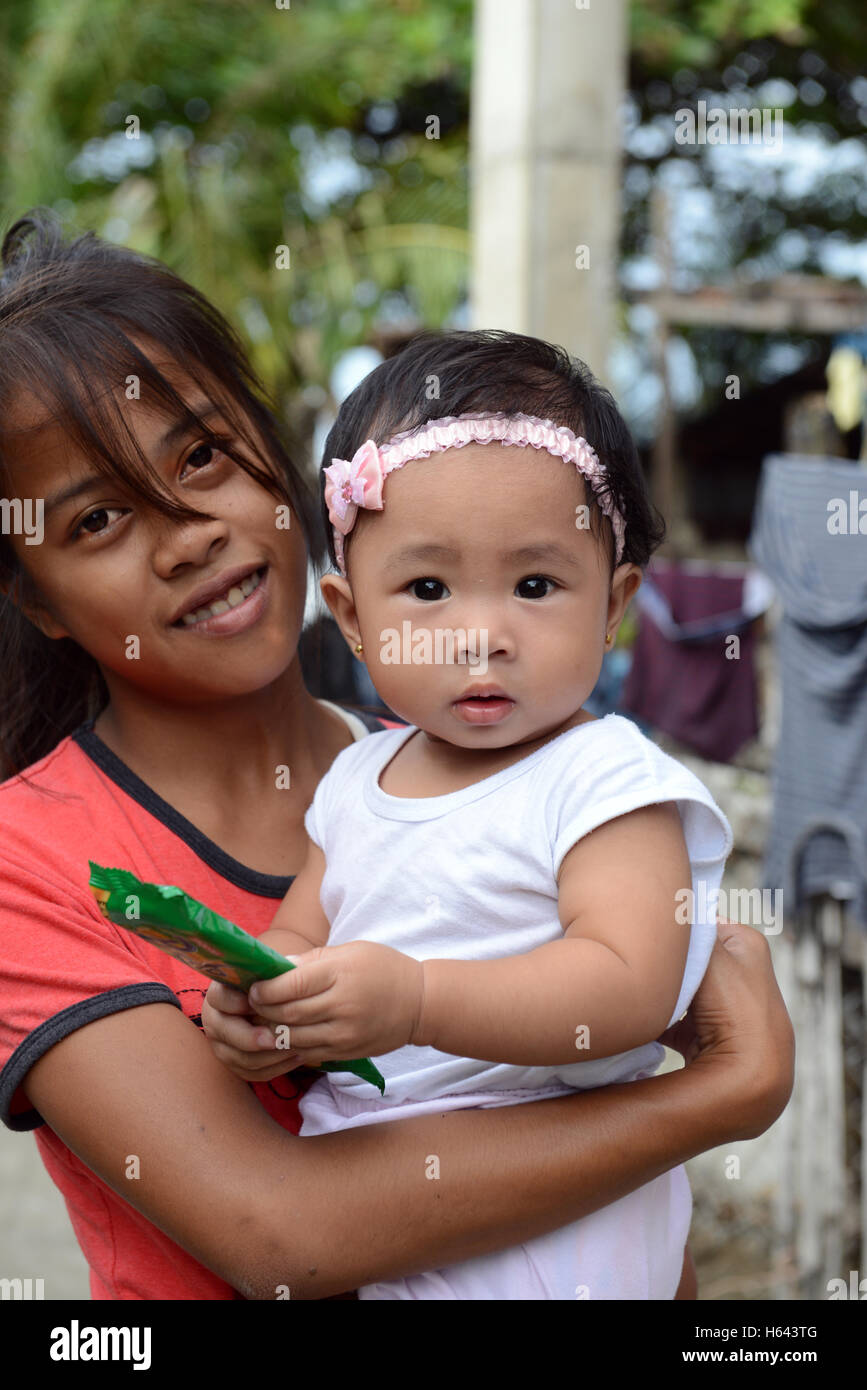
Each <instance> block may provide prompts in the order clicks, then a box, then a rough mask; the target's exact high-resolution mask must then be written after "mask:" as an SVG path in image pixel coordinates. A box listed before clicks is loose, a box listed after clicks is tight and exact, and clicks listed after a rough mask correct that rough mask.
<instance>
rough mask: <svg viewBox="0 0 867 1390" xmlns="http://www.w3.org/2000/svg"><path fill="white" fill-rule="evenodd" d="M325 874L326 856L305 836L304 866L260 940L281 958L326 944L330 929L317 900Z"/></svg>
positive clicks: (320, 904)
mask: <svg viewBox="0 0 867 1390" xmlns="http://www.w3.org/2000/svg"><path fill="white" fill-rule="evenodd" d="M324 873H325V855H324V854H323V853H322V850H321V849H320V848H319V846H318V845H316V844H314V843H313V841H312V840H311V839H310V837H309V835H308V837H307V857H306V859H305V860H304V867H303V869H302V870H301V872H300V873H298V874H296V875H295V878H294V879H293V881H292V883H291V884H290V886H289V891H288V893H287V894H286V896H285V898H284V899H283V901H282V902H281V904H280V906H279V907H278V909H277V911H276V913H275V914H274V918H273V921H272V922H271V925H270V927H269V928H268V930H267V931H266V932H263V933H262V935H261V936H260V937H259V940H260V941H264V942H265V944H266V945H267V946H271V947H272V948H273V949H274V950H275V951H279V952H280V954H281V956H296V955H300V954H301V953H302V952H304V951H310V950H312V949H314V948H315V947H317V946H324V945H325V944H326V942H327V941H328V933H329V931H330V930H331V929H330V927H329V924H328V918H327V917H326V916H325V913H324V912H323V911H322V903H321V902H320V899H319V894H320V891H321V888H322V877H323V874H324Z"/></svg>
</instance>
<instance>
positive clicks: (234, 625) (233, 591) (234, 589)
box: [171, 565, 270, 637]
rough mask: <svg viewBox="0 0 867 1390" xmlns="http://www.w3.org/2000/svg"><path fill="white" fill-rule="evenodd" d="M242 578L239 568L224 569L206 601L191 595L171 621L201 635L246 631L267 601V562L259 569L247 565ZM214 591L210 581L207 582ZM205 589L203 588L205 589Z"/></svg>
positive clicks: (222, 635)
mask: <svg viewBox="0 0 867 1390" xmlns="http://www.w3.org/2000/svg"><path fill="white" fill-rule="evenodd" d="M241 574H243V578H241V577H239V572H238V571H237V570H235V571H227V572H226V575H225V576H224V577H223V578H222V579H221V577H220V576H218V577H217V579H216V580H215V584H216V585H217V586H218V587H217V588H216V592H215V594H214V597H213V598H212V599H211V600H210V602H207V603H203V602H202V601H201V598H200V597H199V596H197V595H193V598H192V601H191V603H189V604H187V605H186V607H185V610H184V611H183V612H182V614H181V616H180V617H179V618H177V619H175V621H174V622H173V623H172V624H171V626H172V627H174V628H179V629H181V630H182V631H184V632H194V633H196V634H200V635H202V636H205V637H228V636H234V635H235V634H237V633H239V632H246V631H247V630H248V629H249V628H251V627H253V626H254V624H255V623H257V622H258V621H259V619H260V618H261V617H262V614H263V613H264V612H265V608H266V606H267V603H268V597H269V587H268V576H269V574H270V569H269V567H268V566H267V565H263V566H261V567H260V568H259V569H255V570H250V569H249V568H248V569H247V571H246V574H244V572H243V571H241ZM207 589H210V591H211V592H212V593H214V585H209V586H207ZM206 592H207V590H206Z"/></svg>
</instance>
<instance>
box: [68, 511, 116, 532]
mask: <svg viewBox="0 0 867 1390" xmlns="http://www.w3.org/2000/svg"><path fill="white" fill-rule="evenodd" d="M122 515H123V508H122V507H97V508H96V510H95V511H92V512H88V514H87V516H85V517H82V519H81V521H80V522H79V523H78V525H77V526H76V528H75V534H76V535H78V533H79V532H80V531H86V532H87V534H88V535H89V536H98V535H99V534H100V533H101V532H102V531H105V530H107V529H108V526H109V525H110V524H111V523H110V521H109V518H110V517H112V516H122Z"/></svg>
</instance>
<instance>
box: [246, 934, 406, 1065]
mask: <svg viewBox="0 0 867 1390" xmlns="http://www.w3.org/2000/svg"><path fill="white" fill-rule="evenodd" d="M289 959H291V960H293V961H297V963H298V968H297V969H296V970H287V971H286V973H285V974H283V975H277V976H276V977H275V978H274V979H272V980H260V981H259V982H258V984H255V985H253V987H252V989H251V990H250V993H249V996H248V997H249V1000H250V1006H251V1007H252V1008H253V1009H255V1010H256V1012H257V1013H258V1014H260V1015H261V1016H262V1018H265V1019H268V1021H269V1022H270V1023H271V1024H272V1025H274V1026H275V1029H276V1036H277V1040H278V1043H279V1044H281V1045H282V1046H284V1047H285V1048H286V1049H287V1050H288V1049H289V1048H290V1046H291V1050H292V1053H293V1054H294V1055H295V1056H296V1057H297V1058H298V1061H299V1063H301V1064H303V1065H304V1066H308V1067H313V1066H318V1065H319V1064H320V1063H321V1062H337V1061H351V1060H353V1059H354V1058H356V1057H379V1056H382V1054H383V1053H386V1052H393V1051H394V1050H395V1048H398V1047H404V1046H405V1045H406V1044H407V1043H412V1042H413V1040H414V1038H415V1036H416V1033H417V1029H418V1027H419V1024H420V1021H421V1012H422V1003H423V1000H424V971H423V968H422V964H421V961H417V960H414V959H413V958H412V957H411V956H406V955H404V954H403V953H402V952H400V951H395V950H393V949H392V948H391V946H381V945H378V944H376V943H374V942H372V941H349V942H347V943H346V945H345V946H317V947H316V948H315V949H314V950H311V951H305V952H304V953H303V955H296V956H291V957H290V958H289ZM285 1055H286V1054H285V1053H284V1056H285Z"/></svg>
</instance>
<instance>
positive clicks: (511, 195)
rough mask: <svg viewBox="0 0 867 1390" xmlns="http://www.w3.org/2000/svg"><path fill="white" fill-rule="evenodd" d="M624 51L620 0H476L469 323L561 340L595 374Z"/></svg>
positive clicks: (604, 338)
mask: <svg viewBox="0 0 867 1390" xmlns="http://www.w3.org/2000/svg"><path fill="white" fill-rule="evenodd" d="M626 53H627V38H626V3H625V0H577V2H576V0H476V20H475V60H474V62H475V69H474V77H473V92H472V111H471V131H470V154H471V160H472V166H471V167H472V210H471V225H472V235H473V267H472V306H471V317H472V323H473V326H474V327H477V328H510V329H513V330H515V331H517V332H522V333H531V334H533V335H534V336H536V337H540V338H547V339H549V340H550V341H552V342H556V343H560V344H562V345H563V346H564V347H566V348H567V349H568V350H569V351H570V352H571V353H573V354H574V355H575V356H577V357H581V358H583V359H584V360H585V361H586V362H587V363H588V365H589V366H590V367H591V369H592V370H593V372H594V373H595V374H596V375H597V376H598V377H599V378H600V379H601V380H602V381H603V382H605V383H606V384H610V382H609V380H608V376H607V358H608V352H609V347H610V341H611V335H612V328H613V316H614V305H615V302H616V267H617V257H618V249H619V212H620V208H619V178H620V143H621V136H620V105H621V100H622V97H623V92H624V87H625V77H626ZM579 247H586V248H587V249H586V252H584V251H579V250H578V249H577V248H579ZM576 261H577V263H578V264H577V265H576ZM588 261H589V265H587V266H586V268H579V267H580V266H581V265H582V264H584V263H586V262H588Z"/></svg>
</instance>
